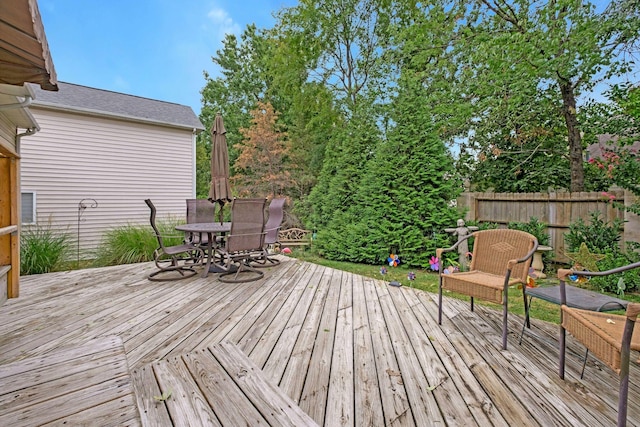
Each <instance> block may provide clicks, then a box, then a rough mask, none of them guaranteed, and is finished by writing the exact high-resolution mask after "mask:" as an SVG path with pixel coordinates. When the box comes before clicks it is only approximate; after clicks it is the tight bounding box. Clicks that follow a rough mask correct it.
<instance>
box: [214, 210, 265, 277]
mask: <svg viewBox="0 0 640 427" xmlns="http://www.w3.org/2000/svg"><path fill="white" fill-rule="evenodd" d="M265 204H266V199H234V200H233V202H232V203H231V231H230V232H229V234H227V235H226V236H225V243H224V245H219V246H218V247H217V248H216V266H217V267H218V268H219V269H221V270H222V273H220V276H219V277H220V281H221V282H226V283H242V282H251V281H254V280H259V279H261V278H262V277H263V276H264V273H263V272H262V271H260V270H257V269H255V268H253V267H252V266H251V260H252V258H253V256H254V255H255V254H256V253H257V252H259V251H262V248H263V246H264V208H265Z"/></svg>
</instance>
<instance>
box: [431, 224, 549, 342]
mask: <svg viewBox="0 0 640 427" xmlns="http://www.w3.org/2000/svg"><path fill="white" fill-rule="evenodd" d="M470 238H473V239H474V242H473V253H472V256H471V264H470V266H469V269H470V271H464V272H458V273H451V272H449V273H448V274H447V272H445V270H444V269H443V264H444V262H443V261H442V254H443V253H446V252H450V251H453V250H455V249H456V248H457V247H458V245H459V244H460V243H461V242H464V241H466V240H467V239H470ZM537 247H538V240H537V239H536V238H535V237H534V236H532V235H531V234H529V233H525V232H524V231H519V230H510V229H494V230H483V231H476V232H474V233H471V234H469V235H467V236H465V237H464V238H461V239H459V240H458V241H457V242H456V244H455V245H453V246H452V247H450V248H446V249H437V250H436V256H437V257H438V259H439V260H441V261H440V266H439V273H440V280H439V285H438V324H442V291H443V290H449V291H453V292H457V293H459V294H464V295H467V296H470V297H471V311H473V303H474V299H475V298H479V299H482V300H486V301H490V302H494V303H496V304H502V349H503V350H506V349H507V313H508V290H509V287H510V286H513V285H516V284H522V285H523V286H524V285H525V284H526V282H527V274H528V272H529V266H530V265H531V258H532V257H533V254H534V252H535V251H536V248H537Z"/></svg>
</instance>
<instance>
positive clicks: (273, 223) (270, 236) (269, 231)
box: [251, 198, 287, 268]
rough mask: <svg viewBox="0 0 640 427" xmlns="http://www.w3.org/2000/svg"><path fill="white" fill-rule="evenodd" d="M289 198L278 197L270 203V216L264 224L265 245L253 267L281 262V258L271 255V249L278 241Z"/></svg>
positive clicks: (255, 258) (255, 256) (254, 258)
mask: <svg viewBox="0 0 640 427" xmlns="http://www.w3.org/2000/svg"><path fill="white" fill-rule="evenodd" d="M286 201H287V199H284V198H277V199H273V200H271V203H269V218H268V219H267V223H266V224H265V226H264V233H265V235H264V245H263V248H262V251H260V252H259V253H258V254H256V255H254V257H253V260H252V261H253V262H252V264H251V265H252V266H253V267H258V268H260V267H270V266H274V265H278V264H280V260H279V259H277V258H274V257H271V256H269V250H270V249H271V248H273V247H274V246H275V245H276V244H277V243H278V232H279V231H280V226H281V225H282V221H283V219H284V204H285V202H286Z"/></svg>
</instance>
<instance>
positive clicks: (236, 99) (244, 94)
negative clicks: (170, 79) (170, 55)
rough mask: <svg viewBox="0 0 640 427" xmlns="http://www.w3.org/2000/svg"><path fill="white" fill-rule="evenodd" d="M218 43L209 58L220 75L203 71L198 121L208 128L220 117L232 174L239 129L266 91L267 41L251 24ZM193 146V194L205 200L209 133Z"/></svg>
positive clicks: (238, 140)
mask: <svg viewBox="0 0 640 427" xmlns="http://www.w3.org/2000/svg"><path fill="white" fill-rule="evenodd" d="M222 43H223V48H222V49H221V50H218V51H217V52H216V56H214V57H213V58H212V60H213V62H214V63H215V64H216V65H218V66H219V67H220V70H221V76H220V77H216V78H212V77H211V76H210V75H209V74H208V73H207V72H206V71H205V72H204V77H205V80H206V84H205V86H204V88H203V89H202V91H201V94H202V110H201V113H200V121H201V122H202V123H203V124H204V125H205V128H207V129H210V128H211V125H212V124H213V121H214V118H215V116H216V114H217V113H221V114H222V116H223V118H224V124H225V128H226V130H227V144H228V145H229V147H230V150H229V162H230V170H231V175H233V174H234V163H235V158H236V157H237V155H238V153H237V152H235V151H234V148H233V147H235V145H236V144H238V143H239V142H240V141H241V139H242V135H241V134H240V132H239V129H240V128H246V127H249V126H250V121H251V114H250V111H251V110H253V109H254V108H256V105H257V102H258V101H259V100H263V99H264V97H265V93H266V92H267V88H268V81H267V77H268V75H267V66H266V63H265V58H266V57H267V55H266V53H265V52H266V51H267V49H268V44H269V39H268V37H267V36H266V34H265V32H264V31H259V30H258V29H257V28H256V27H255V25H249V26H247V28H246V29H245V30H244V31H243V33H242V35H241V36H240V39H238V38H237V37H236V36H235V35H234V34H227V35H226V36H225V39H224V40H223V42H222ZM196 145H197V148H196V154H197V160H196V165H197V169H198V172H197V173H196V177H197V187H196V193H197V194H198V195H199V197H206V195H207V194H208V190H209V183H210V180H211V176H210V166H209V164H210V159H211V133H210V132H202V133H201V134H200V135H199V136H198V139H197V141H196ZM204 156H206V157H204Z"/></svg>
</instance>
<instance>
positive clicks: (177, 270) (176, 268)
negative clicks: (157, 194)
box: [144, 199, 205, 282]
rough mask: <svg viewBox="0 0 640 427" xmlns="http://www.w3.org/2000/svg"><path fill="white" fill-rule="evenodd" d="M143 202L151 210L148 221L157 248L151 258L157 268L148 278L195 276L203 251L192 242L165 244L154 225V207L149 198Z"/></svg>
mask: <svg viewBox="0 0 640 427" xmlns="http://www.w3.org/2000/svg"><path fill="white" fill-rule="evenodd" d="M144 202H145V203H146V204H147V206H149V209H150V210H151V214H150V217H149V222H150V223H151V228H153V232H154V233H155V236H156V239H157V240H158V248H157V249H156V250H155V251H153V260H154V262H155V264H156V267H158V270H157V271H154V272H153V273H151V274H149V276H148V279H149V280H152V281H156V282H163V281H170V280H179V279H186V278H188V277H191V276H195V275H196V274H197V273H198V272H197V271H196V269H195V268H196V267H198V266H201V265H202V263H203V260H204V257H205V254H204V251H203V250H202V249H201V248H199V247H198V246H196V245H194V244H193V243H184V244H182V245H175V246H165V245H164V241H163V239H162V235H161V234H160V231H159V230H158V227H157V226H156V207H155V206H154V204H153V203H152V202H151V200H149V199H146V200H145V201H144Z"/></svg>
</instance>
